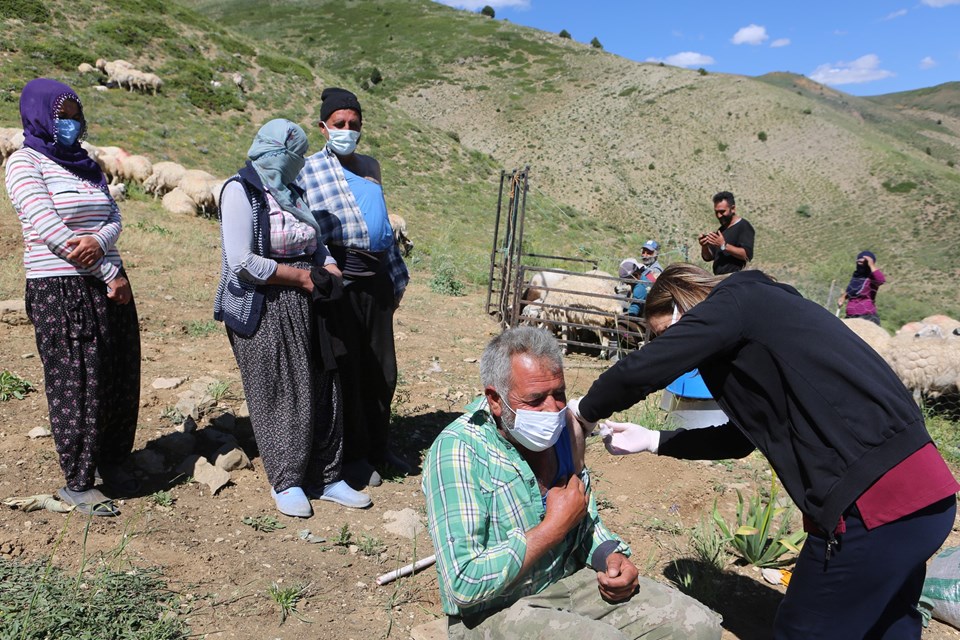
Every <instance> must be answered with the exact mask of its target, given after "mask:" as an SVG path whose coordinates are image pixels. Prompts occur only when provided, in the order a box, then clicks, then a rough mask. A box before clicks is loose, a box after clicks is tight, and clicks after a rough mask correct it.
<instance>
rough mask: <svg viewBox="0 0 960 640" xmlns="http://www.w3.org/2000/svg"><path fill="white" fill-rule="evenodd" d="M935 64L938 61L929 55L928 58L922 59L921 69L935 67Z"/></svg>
mask: <svg viewBox="0 0 960 640" xmlns="http://www.w3.org/2000/svg"><path fill="white" fill-rule="evenodd" d="M935 66H937V61H936V60H934V59H933V58H931V57H930V56H927V57H926V58H924V59H923V60H921V61H920V68H921V69H933V68H934V67H935Z"/></svg>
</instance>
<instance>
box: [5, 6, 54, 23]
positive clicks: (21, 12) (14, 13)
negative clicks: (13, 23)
mask: <svg viewBox="0 0 960 640" xmlns="http://www.w3.org/2000/svg"><path fill="white" fill-rule="evenodd" d="M8 18H17V19H19V20H23V21H24V22H33V23H35V24H44V23H45V22H48V21H49V20H50V10H49V9H47V7H46V5H45V4H44V2H43V0H0V19H3V20H6V19H8Z"/></svg>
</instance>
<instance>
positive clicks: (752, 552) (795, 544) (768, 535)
mask: <svg viewBox="0 0 960 640" xmlns="http://www.w3.org/2000/svg"><path fill="white" fill-rule="evenodd" d="M777 492H778V487H777V476H776V474H773V475H772V477H771V479H770V497H769V498H768V499H767V500H766V503H764V499H763V496H761V495H760V492H759V491H758V492H757V493H755V494H754V495H753V496H752V497H751V498H750V500H749V502H748V501H747V500H746V499H745V498H744V497H743V493H742V492H741V491H740V490H739V489H738V490H737V520H736V523H735V527H734V526H729V525H727V522H726V520H724V518H723V516H721V515H720V511H719V509H717V502H716V500H714V502H713V520H714V522H716V523H717V526H718V527H719V528H720V531H721V532H722V533H723V535H724V536H725V537H726V539H727V541H728V542H729V543H730V546H732V547H733V548H734V550H735V551H736V552H737V553H738V554H739V555H740V556H741V557H742V558H743V559H744V560H746V561H747V562H749V563H750V564H752V565H755V566H757V567H782V566H785V565H788V564H790V563H791V562H793V558H792V557H790V558H784V556H785V555H786V554H788V553H799V552H800V547H802V546H803V541H804V540H806V538H807V534H806V533H804V532H803V531H794V532H791V531H790V515H791V514H792V513H793V505H790V506H787V507H778V506H776V504H777Z"/></svg>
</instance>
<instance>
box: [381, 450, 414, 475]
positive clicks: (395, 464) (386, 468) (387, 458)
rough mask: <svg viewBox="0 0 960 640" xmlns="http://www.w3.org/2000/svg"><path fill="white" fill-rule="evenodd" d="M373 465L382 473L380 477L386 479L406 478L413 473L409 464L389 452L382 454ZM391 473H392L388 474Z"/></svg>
mask: <svg viewBox="0 0 960 640" xmlns="http://www.w3.org/2000/svg"><path fill="white" fill-rule="evenodd" d="M374 465H376V466H377V467H378V468H379V469H380V471H382V472H383V473H382V474H381V475H385V476H388V477H392V476H408V475H410V474H411V473H413V467H411V466H410V463H408V462H407V461H406V460H404V459H403V458H401V457H400V456H398V455H397V454H395V453H394V452H393V451H389V450H388V451H386V452H384V454H383V457H382V458H379V459H377V460H374ZM391 471H392V472H393V473H390V472H391Z"/></svg>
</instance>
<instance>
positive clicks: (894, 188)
mask: <svg viewBox="0 0 960 640" xmlns="http://www.w3.org/2000/svg"><path fill="white" fill-rule="evenodd" d="M883 188H884V189H886V190H887V191H889V192H890V193H910V192H911V191H913V190H914V189H916V188H917V183H916V182H911V181H910V180H905V181H904V182H894V181H893V180H885V181H884V182H883Z"/></svg>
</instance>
